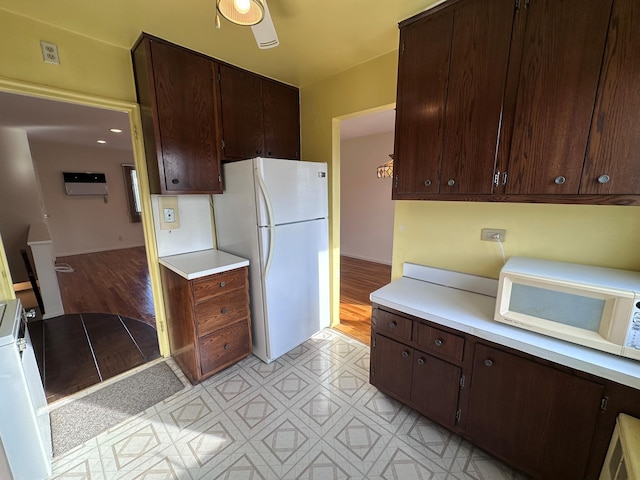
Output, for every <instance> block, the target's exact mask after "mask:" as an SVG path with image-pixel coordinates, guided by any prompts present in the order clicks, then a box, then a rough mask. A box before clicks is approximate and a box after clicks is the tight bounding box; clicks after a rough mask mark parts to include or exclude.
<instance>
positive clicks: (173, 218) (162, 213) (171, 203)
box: [158, 195, 180, 230]
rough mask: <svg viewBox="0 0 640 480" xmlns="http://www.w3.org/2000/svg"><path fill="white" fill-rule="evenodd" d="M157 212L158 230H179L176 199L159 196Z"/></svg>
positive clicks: (174, 197)
mask: <svg viewBox="0 0 640 480" xmlns="http://www.w3.org/2000/svg"><path fill="white" fill-rule="evenodd" d="M158 210H159V211H158V214H159V215H158V216H159V217H160V230H176V229H178V228H180V216H179V215H178V197H176V196H165V195H161V196H160V198H159V199H158Z"/></svg>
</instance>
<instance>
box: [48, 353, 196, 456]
mask: <svg viewBox="0 0 640 480" xmlns="http://www.w3.org/2000/svg"><path fill="white" fill-rule="evenodd" d="M183 388H184V385H183V383H182V382H181V381H180V379H179V378H178V377H176V375H175V373H173V370H172V369H171V367H169V365H167V363H166V362H164V361H163V362H162V363H158V364H155V365H152V366H150V367H148V368H146V369H144V370H142V371H140V372H137V373H135V374H133V375H131V376H127V377H125V378H123V379H121V380H118V381H117V382H115V383H112V384H110V385H107V386H105V387H103V388H101V389H100V390H97V391H95V392H93V393H90V394H89V395H86V396H83V397H80V398H78V399H76V400H73V401H72V402H70V403H67V404H65V405H62V406H60V407H58V408H55V409H53V410H52V411H51V412H50V417H51V436H52V441H53V456H54V457H57V456H60V455H62V454H64V453H66V452H68V451H69V450H71V449H72V448H75V447H76V446H78V445H81V444H83V443H84V442H86V441H87V440H89V439H91V438H93V437H95V436H97V435H98V434H100V433H102V432H104V431H105V430H107V429H109V428H111V427H113V426H115V425H118V424H119V423H121V422H124V421H125V420H127V419H128V418H130V417H132V416H135V415H137V414H138V413H140V412H142V411H144V410H146V409H147V408H149V407H151V406H152V405H155V404H156V403H158V402H161V401H162V400H164V399H166V398H168V397H170V396H171V395H173V394H174V393H177V392H179V391H180V390H182V389H183Z"/></svg>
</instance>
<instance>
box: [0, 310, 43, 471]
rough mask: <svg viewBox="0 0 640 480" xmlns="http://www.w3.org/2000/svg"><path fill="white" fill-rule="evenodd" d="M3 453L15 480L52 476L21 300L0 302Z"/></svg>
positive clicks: (39, 386)
mask: <svg viewBox="0 0 640 480" xmlns="http://www.w3.org/2000/svg"><path fill="white" fill-rule="evenodd" d="M0 447H2V448H0V452H1V451H2V450H4V453H5V455H6V459H7V461H8V463H9V469H10V470H11V475H12V476H13V480H44V479H46V478H47V477H49V476H50V475H51V456H52V455H51V425H50V423H49V410H48V407H47V399H46V396H45V393H44V388H43V386H42V381H41V379H40V372H39V371H38V364H37V362H36V357H35V352H34V351H33V346H32V345H31V338H30V337H29V331H28V329H27V325H26V322H25V321H24V319H23V311H22V305H21V304H20V301H19V300H10V301H0ZM0 460H2V459H1V458H0Z"/></svg>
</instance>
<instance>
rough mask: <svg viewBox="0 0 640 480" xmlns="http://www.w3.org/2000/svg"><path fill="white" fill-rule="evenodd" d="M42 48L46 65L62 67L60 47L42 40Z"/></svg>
mask: <svg viewBox="0 0 640 480" xmlns="http://www.w3.org/2000/svg"><path fill="white" fill-rule="evenodd" d="M40 48H41V49H42V59H43V60H44V61H45V63H52V64H54V65H60V56H59V55H58V46H57V45H56V44H55V43H51V42H45V41H44V40H40Z"/></svg>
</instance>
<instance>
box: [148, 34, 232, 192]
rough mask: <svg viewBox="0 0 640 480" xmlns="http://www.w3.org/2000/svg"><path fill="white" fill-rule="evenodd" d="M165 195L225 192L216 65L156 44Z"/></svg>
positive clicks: (153, 52)
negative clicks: (217, 120)
mask: <svg viewBox="0 0 640 480" xmlns="http://www.w3.org/2000/svg"><path fill="white" fill-rule="evenodd" d="M151 55H152V64H153V78H154V87H155V104H156V116H157V118H156V121H157V123H158V132H159V137H160V149H161V158H159V159H158V162H159V164H160V165H159V175H160V177H161V182H160V186H161V189H162V193H181V192H182V193H187V192H189V193H222V186H221V184H220V177H219V175H220V158H219V157H218V149H217V142H218V141H217V138H218V135H217V130H216V129H217V125H216V113H217V98H216V93H215V90H214V85H215V83H214V76H213V75H214V72H213V70H214V69H215V64H214V62H212V61H211V60H208V59H206V58H204V57H201V56H199V55H195V54H192V53H190V52H188V51H186V50H183V49H181V48H177V47H174V46H172V45H167V44H164V43H161V42H156V41H151Z"/></svg>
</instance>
